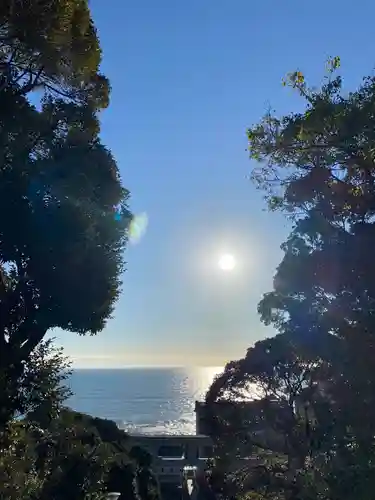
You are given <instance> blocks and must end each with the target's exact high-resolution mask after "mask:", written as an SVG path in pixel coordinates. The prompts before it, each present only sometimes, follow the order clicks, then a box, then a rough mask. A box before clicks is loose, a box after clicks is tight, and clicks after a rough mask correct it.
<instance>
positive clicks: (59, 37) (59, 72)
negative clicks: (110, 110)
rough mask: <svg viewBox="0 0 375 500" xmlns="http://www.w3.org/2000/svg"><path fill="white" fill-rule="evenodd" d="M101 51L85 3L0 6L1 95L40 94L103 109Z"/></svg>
mask: <svg viewBox="0 0 375 500" xmlns="http://www.w3.org/2000/svg"><path fill="white" fill-rule="evenodd" d="M100 62H101V49H100V45H99V40H98V37H97V33H96V29H95V26H94V23H93V21H92V18H91V15H90V10H89V7H88V2H87V0H78V1H77V0H52V1H49V0H42V1H40V0H4V1H3V2H2V3H1V6H0V92H3V91H4V90H11V91H12V92H15V93H17V94H18V95H26V94H28V93H29V92H30V91H32V90H35V89H40V88H42V89H43V91H45V92H47V94H52V95H55V96H56V95H57V96H63V97H65V98H68V99H73V100H75V101H76V102H91V104H94V106H95V107H97V108H104V107H107V105H108V102H109V101H108V95H109V83H108V80H107V79H106V78H105V77H104V76H103V75H102V74H101V73H100V68H99V66H100Z"/></svg>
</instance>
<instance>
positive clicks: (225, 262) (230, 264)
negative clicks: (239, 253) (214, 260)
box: [218, 253, 236, 271]
mask: <svg viewBox="0 0 375 500" xmlns="http://www.w3.org/2000/svg"><path fill="white" fill-rule="evenodd" d="M218 265H219V268H220V269H221V270H222V271H233V269H234V268H235V267H236V259H235V258H234V256H233V255H232V254H230V253H224V254H223V255H221V256H220V258H219V262H218Z"/></svg>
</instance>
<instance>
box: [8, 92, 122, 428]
mask: <svg viewBox="0 0 375 500" xmlns="http://www.w3.org/2000/svg"><path fill="white" fill-rule="evenodd" d="M2 99H4V95H3V94H2V93H0V101H1V100H2ZM7 102H8V105H9V106H10V107H11V106H13V105H14V108H15V109H17V110H18V114H17V116H16V119H15V120H14V122H13V121H9V120H7V119H4V120H2V123H1V127H0V143H1V146H2V150H3V156H2V164H1V165H0V210H1V213H3V214H5V213H10V214H11V216H10V217H3V218H1V220H0V259H1V280H0V413H1V416H0V420H1V423H0V427H1V425H4V422H6V421H7V420H8V418H9V415H10V413H9V412H12V411H13V409H12V405H11V404H10V402H9V400H8V399H7V398H8V395H9V394H8V393H9V389H10V386H9V382H8V380H12V381H14V380H17V379H18V378H19V376H20V374H21V373H22V364H23V362H24V361H25V360H27V359H28V357H29V355H30V353H31V352H32V351H33V350H34V348H35V346H37V345H38V343H39V342H40V341H41V340H42V339H43V337H44V335H45V334H46V332H47V331H48V330H49V329H51V328H56V327H59V328H62V329H64V330H70V331H75V332H77V333H79V334H85V333H87V332H88V333H91V334H95V333H97V332H98V331H100V330H101V329H102V328H103V327H104V325H105V322H106V319H107V318H108V317H109V316H110V315H111V313H112V311H113V307H114V303H115V301H116V299H117V297H118V294H119V290H120V284H121V282H120V273H121V272H122V270H123V265H124V264H123V250H124V248H125V245H126V236H127V227H128V224H129V222H130V218H131V216H130V213H129V211H128V209H127V205H126V201H127V197H128V192H127V191H126V190H125V189H124V188H123V187H122V186H121V183H120V177H119V172H118V167H117V165H116V162H115V161H114V159H113V157H112V155H111V153H110V151H109V150H108V149H107V148H105V147H104V146H103V145H102V144H101V142H100V140H99V138H98V136H97V132H98V127H97V126H96V125H97V120H96V118H95V113H94V111H93V110H90V108H89V107H85V108H82V107H80V106H76V105H74V104H71V103H65V102H64V101H61V100H60V101H53V100H51V99H48V100H46V101H45V103H44V105H43V109H42V111H41V112H37V111H36V110H35V109H34V108H32V106H30V104H29V103H28V102H27V101H26V99H25V98H24V97H23V96H13V103H12V102H10V101H7ZM0 121H1V117H0ZM116 207H118V208H116ZM116 210H118V213H119V215H121V216H120V217H116ZM15 221H17V223H15ZM7 394H8V395H7ZM9 397H10V396H9Z"/></svg>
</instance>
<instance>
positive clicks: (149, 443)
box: [130, 434, 212, 483]
mask: <svg viewBox="0 0 375 500" xmlns="http://www.w3.org/2000/svg"><path fill="white" fill-rule="evenodd" d="M130 438H131V445H132V446H140V447H141V448H143V449H144V450H147V451H148V452H149V453H150V454H151V455H152V457H153V466H152V468H153V470H154V472H155V473H156V474H157V475H158V477H159V481H160V482H161V483H162V482H175V481H178V482H181V479H182V477H183V476H184V474H185V475H189V472H188V471H189V470H197V469H204V468H205V465H206V461H207V459H208V458H211V456H212V442H211V439H210V438H209V437H208V436H202V435H181V434H180V435H144V434H139V435H134V434H132V435H131V436H130Z"/></svg>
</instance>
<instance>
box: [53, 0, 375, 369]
mask: <svg viewBox="0 0 375 500" xmlns="http://www.w3.org/2000/svg"><path fill="white" fill-rule="evenodd" d="M90 5H91V10H92V13H93V18H94V22H95V24H96V26H97V29H98V33H99V37H100V40H101V46H102V49H103V64H102V71H103V72H104V73H105V74H106V75H107V76H108V77H109V79H110V81H111V85H112V94H111V104H110V107H109V109H108V110H106V111H105V112H103V113H102V117H101V123H102V134H101V135H102V139H103V142H104V143H105V144H106V145H107V146H108V147H109V148H110V149H111V150H112V152H113V154H114V156H115V158H116V160H117V162H118V165H119V169H120V171H121V176H122V180H123V183H124V185H125V186H126V187H127V188H128V189H129V190H130V192H131V199H130V208H131V210H132V211H133V213H135V214H141V213H146V214H147V216H148V227H147V231H146V232H145V234H144V236H143V238H142V240H141V241H140V242H139V243H138V244H137V245H134V246H129V247H128V249H127V251H126V255H125V257H126V261H127V271H126V273H125V274H124V277H123V290H122V294H121V298H120V300H119V301H118V303H117V306H116V309H115V313H114V315H113V318H112V319H111V320H109V322H108V324H107V326H106V328H105V330H104V331H103V332H102V333H100V334H99V335H97V336H96V337H78V336H76V335H74V334H72V333H69V332H57V341H58V343H60V344H61V345H63V346H64V348H65V352H66V354H68V355H69V356H71V357H72V359H73V362H74V365H75V366H77V367H101V368H110V367H122V366H126V365H131V366H144V365H152V366H164V365H168V366H180V365H218V366H220V365H222V364H224V363H225V362H227V361H229V360H231V359H237V358H239V357H241V356H243V355H244V354H245V351H246V349H247V347H249V346H250V345H252V344H253V343H254V342H255V341H256V340H259V339H262V338H264V337H265V336H267V335H271V334H273V333H274V332H273V331H272V330H270V329H267V328H265V327H264V326H263V325H262V324H261V322H260V320H259V317H258V314H257V303H258V302H259V300H260V298H261V297H262V294H263V293H265V292H267V291H269V290H271V289H272V277H273V275H274V273H275V269H276V266H277V264H278V263H279V261H280V260H281V258H282V253H281V250H280V244H281V243H282V242H283V241H284V240H285V238H286V236H287V234H288V230H289V226H288V224H287V222H286V221H285V220H284V219H283V218H282V217H281V216H280V215H276V214H269V213H267V211H266V210H265V203H264V201H263V199H262V194H261V193H260V192H258V191H257V190H256V189H255V186H254V185H253V184H252V183H251V182H250V181H249V179H248V175H249V173H250V171H251V168H252V167H253V165H252V164H251V162H250V161H249V159H248V156H247V153H246V147H247V143H246V128H247V127H249V126H251V125H252V124H255V123H256V122H257V121H259V120H260V118H261V117H262V115H263V114H264V113H265V112H266V110H267V109H268V108H269V107H270V106H272V108H274V109H276V111H277V113H279V114H282V113H288V112H290V111H293V110H298V109H302V108H301V106H302V105H303V103H302V102H300V100H299V99H298V98H297V96H296V95H294V94H293V92H292V91H291V89H288V88H284V87H283V86H282V85H281V81H282V78H283V77H284V76H285V75H286V74H287V73H288V72H289V71H293V70H296V69H300V70H301V71H303V73H304V74H305V76H306V78H307V80H308V81H309V82H311V83H312V84H317V85H318V84H319V83H320V82H321V79H322V75H323V72H324V65H325V61H326V60H327V58H328V57H329V56H336V55H339V56H340V57H341V61H342V74H343V76H344V85H345V86H346V87H347V88H348V89H354V88H355V87H356V85H358V83H359V82H360V80H361V78H362V77H363V76H364V75H366V74H369V73H371V72H372V70H373V67H374V42H373V34H374V30H373V19H374V15H375V4H374V3H373V2H371V1H370V0H362V1H360V2H356V3H354V4H353V2H349V0H341V1H339V0H329V1H327V0H316V1H315V2H309V3H301V2H300V1H297V0H284V1H283V2H280V1H279V2H277V1H275V0H255V1H254V0H216V1H213V0H188V1H182V0H159V1H158V2H156V1H155V0H126V1H124V0H108V1H107V2H104V1H103V0H92V1H91V3H90ZM222 253H230V254H232V255H233V256H234V257H235V259H236V263H237V265H236V268H235V269H234V271H233V272H231V273H228V272H227V273H224V272H222V271H220V270H219V268H218V266H217V261H218V259H219V256H220V255H221V254H222Z"/></svg>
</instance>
